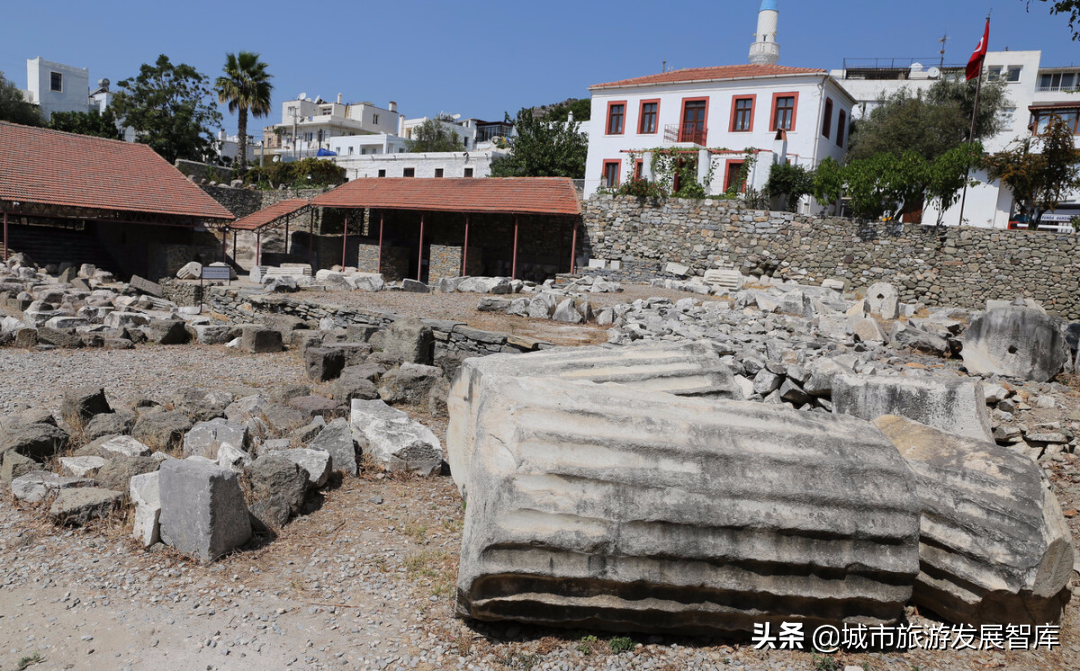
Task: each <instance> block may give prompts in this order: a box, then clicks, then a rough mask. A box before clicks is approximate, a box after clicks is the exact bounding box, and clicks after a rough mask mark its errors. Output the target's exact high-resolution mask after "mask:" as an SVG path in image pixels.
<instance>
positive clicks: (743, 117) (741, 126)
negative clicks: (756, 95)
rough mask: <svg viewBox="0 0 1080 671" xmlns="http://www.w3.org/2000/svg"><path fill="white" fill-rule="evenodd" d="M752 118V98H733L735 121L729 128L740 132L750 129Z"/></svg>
mask: <svg viewBox="0 0 1080 671" xmlns="http://www.w3.org/2000/svg"><path fill="white" fill-rule="evenodd" d="M753 119H754V99H753V98H736V99H735V123H734V124H732V127H731V130H733V131H736V132H739V133H742V132H746V131H749V130H751V128H752V126H753Z"/></svg>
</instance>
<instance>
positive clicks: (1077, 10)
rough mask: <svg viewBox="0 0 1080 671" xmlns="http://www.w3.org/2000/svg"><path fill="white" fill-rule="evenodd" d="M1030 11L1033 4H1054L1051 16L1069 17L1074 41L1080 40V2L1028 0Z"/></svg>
mask: <svg viewBox="0 0 1080 671" xmlns="http://www.w3.org/2000/svg"><path fill="white" fill-rule="evenodd" d="M1026 1H1027V8H1028V11H1031V3H1032V2H1052V3H1053V4H1051V5H1050V13H1051V14H1064V15H1066V16H1068V17H1069V29H1070V30H1072V34H1073V39H1074V40H1080V32H1077V28H1076V26H1077V24H1078V23H1080V0H1026Z"/></svg>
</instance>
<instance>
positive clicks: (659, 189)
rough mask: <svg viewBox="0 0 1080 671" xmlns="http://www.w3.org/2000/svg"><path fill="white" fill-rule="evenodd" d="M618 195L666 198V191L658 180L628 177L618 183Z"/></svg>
mask: <svg viewBox="0 0 1080 671" xmlns="http://www.w3.org/2000/svg"><path fill="white" fill-rule="evenodd" d="M615 193H617V194H619V195H620V196H636V197H637V198H653V199H658V198H667V196H668V192H667V189H665V188H664V185H663V184H661V183H660V182H651V181H649V180H647V179H628V180H626V181H625V182H623V183H622V184H620V185H619V188H618V189H617V190H616V192H615Z"/></svg>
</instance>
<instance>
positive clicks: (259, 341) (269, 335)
mask: <svg viewBox="0 0 1080 671" xmlns="http://www.w3.org/2000/svg"><path fill="white" fill-rule="evenodd" d="M242 332H243V335H242V336H241V337H240V349H242V350H244V351H245V352H250V353H251V354H267V353H271V352H280V351H281V350H282V349H284V348H283V346H282V340H281V332H280V331H272V330H270V329H268V328H266V327H265V326H263V325H262V324H246V325H244V328H243V331H242Z"/></svg>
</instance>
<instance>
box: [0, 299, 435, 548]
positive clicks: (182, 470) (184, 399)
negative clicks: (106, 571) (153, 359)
mask: <svg viewBox="0 0 1080 671" xmlns="http://www.w3.org/2000/svg"><path fill="white" fill-rule="evenodd" d="M286 321H287V320H286ZM277 326H278V327H279V328H280V330H271V329H266V328H265V327H260V328H264V329H265V330H262V331H259V332H260V333H267V332H269V333H273V334H274V335H276V336H278V338H277V342H280V337H281V331H286V332H289V333H292V332H295V330H288V329H285V328H284V327H283V325H282V324H277ZM320 335H326V336H327V339H328V340H327V342H325V343H324V342H322V341H319V342H318V343H316V344H320V345H323V347H314V346H312V347H309V348H308V349H307V352H306V354H307V355H308V357H307V361H308V372H309V374H311V375H312V376H313V377H326V371H325V370H323V369H319V370H318V371H316V370H315V369H314V368H313V367H312V366H313V363H312V362H313V361H316V360H318V361H320V362H325V359H326V358H328V354H327V353H328V352H331V353H333V352H336V353H338V354H340V355H341V356H342V357H345V360H344V362H345V363H347V364H348V366H343V367H342V368H340V369H338V370H336V373H335V374H336V375H343V376H345V377H346V379H347V380H351V381H355V380H363V381H364V382H365V383H366V384H367V385H368V387H363V385H358V386H360V387H362V388H361V390H360V391H357V390H356V389H352V390H351V392H354V393H356V394H357V395H361V396H369V398H368V399H367V400H353V399H354V398H356V396H353V395H351V394H350V395H347V397H345V398H342V399H340V400H337V399H333V398H327V397H325V396H319V395H315V394H312V391H311V389H310V388H308V387H306V386H302V385H288V386H284V387H276V388H274V389H272V390H270V392H269V393H267V394H265V395H263V394H256V395H251V396H243V397H237V396H236V395H234V394H233V393H231V392H229V391H224V390H219V389H205V388H187V389H178V390H176V391H175V392H174V393H173V394H172V396H171V398H169V399H167V400H166V402H165V403H157V402H151V401H146V402H139V403H137V404H136V407H135V408H133V409H127V408H115V407H113V406H112V405H111V404H110V403H109V401H108V398H107V396H106V390H104V389H102V388H101V387H97V386H92V385H91V386H87V387H79V388H73V389H69V390H66V391H65V392H64V394H63V398H62V403H61V408H60V412H59V413H58V414H59V419H57V418H56V417H54V416H53V415H52V413H50V412H48V411H46V410H29V411H26V412H21V413H17V414H12V415H7V416H3V417H0V463H2V466H3V468H2V469H0V476H2V478H3V480H4V481H5V482H8V483H9V484H10V487H11V490H12V493H13V495H14V497H15V499H16V500H17V501H19V502H20V503H22V504H40V503H48V504H49V515H50V516H51V517H52V518H53V520H54V521H55V522H56V523H58V524H66V525H83V524H86V523H88V522H90V521H91V520H93V519H95V518H100V517H107V516H109V515H111V514H113V513H114V512H115V511H116V510H117V509H119V508H122V507H124V506H126V505H128V504H129V503H130V504H131V505H133V506H134V516H133V517H134V521H133V528H132V535H133V536H134V537H135V538H136V539H137V540H138V541H140V542H141V543H142V544H143V545H144V546H146V547H152V546H153V545H155V544H157V543H158V542H162V543H165V544H166V545H170V546H172V547H174V548H176V549H177V550H179V551H181V552H183V553H185V554H189V555H191V556H193V557H196V558H198V559H200V560H201V561H204V562H210V561H213V560H215V559H217V558H219V557H221V556H223V555H224V554H228V553H229V552H232V551H234V550H237V549H238V548H242V547H243V546H244V545H245V544H246V543H247V542H248V541H249V540H251V539H252V538H253V536H260V537H262V536H267V535H270V536H272V535H273V533H274V531H273V530H274V529H278V528H280V527H282V526H283V525H285V524H287V523H288V522H289V520H290V519H291V518H293V517H295V516H297V515H301V514H304V513H305V511H306V510H307V503H308V498H309V494H310V493H311V492H312V491H314V490H317V489H320V488H323V487H327V486H330V485H332V484H333V482H334V479H333V478H332V477H331V476H332V473H333V472H334V471H340V472H342V473H343V474H345V475H346V476H355V475H357V473H358V471H359V469H360V466H361V457H362V455H366V456H367V458H368V459H369V461H370V463H371V465H372V466H374V467H383V468H385V469H387V470H409V471H413V472H417V473H421V474H424V475H428V474H437V473H440V472H442V470H443V454H442V446H441V445H440V443H439V440H438V439H437V438H436V437H435V435H434V434H433V433H432V432H431V431H430V430H429V429H427V428H426V427H424V426H423V425H422V424H420V423H419V422H416V421H414V420H412V419H410V418H409V416H408V415H407V414H406V413H405V412H402V411H401V410H399V409H396V408H392V407H390V406H389V405H387V403H385V402H383V401H382V400H378V398H379V394H380V392H379V388H378V387H377V386H376V385H377V384H383V383H385V384H383V386H382V388H383V390H384V391H385V393H386V395H387V401H388V402H389V403H393V404H396V405H398V406H404V407H419V408H420V409H424V410H426V409H427V407H429V404H430V403H431V400H430V397H432V396H436V397H437V396H438V395H439V394H440V393H441V394H442V397H443V398H442V405H443V407H445V394H446V391H447V389H448V383H447V382H446V379H445V377H444V373H443V369H442V368H439V367H435V366H431V365H425V364H421V363H417V361H423V362H427V363H428V364H430V363H431V362H432V361H433V356H434V347H433V338H432V331H431V328H430V327H428V326H426V325H424V324H422V323H421V322H419V321H418V320H401V321H400V322H399V323H396V324H395V325H393V326H392V327H391V328H390V329H387V330H386V331H384V332H379V333H377V335H378V338H377V340H378V342H379V346H380V350H381V351H378V352H376V351H374V350H373V347H372V346H371V344H369V343H367V342H364V341H363V340H360V342H355V341H347V340H345V337H347V336H348V332H344V333H335V334H321V333H320ZM354 335H355V336H356V337H357V338H358V339H359V338H363V337H369V338H370V337H371V336H373V335H376V333H375V330H374V329H357V330H356V331H355V333H354ZM337 336H341V339H340V340H338V339H337V338H336V337H337ZM313 342H314V341H313ZM335 348H336V349H335ZM316 355H317V356H316ZM349 384H354V382H350V383H349ZM366 391H370V394H367V393H360V392H366ZM347 401H353V407H352V408H350V407H349V405H348V403H347ZM357 404H367V405H357ZM350 413H351V416H350ZM95 426H96V427H99V428H102V427H108V428H111V429H115V432H114V433H105V434H103V435H100V436H95V437H94V438H93V439H92V440H89V441H88V442H85V444H82V445H81V446H80V444H79V443H80V442H82V440H85V435H86V434H85V433H84V432H85V430H86V429H87V428H89V427H95ZM80 436H81V437H82V438H80ZM77 441H78V442H77ZM76 448H77V449H76ZM54 462H55V464H56V467H57V469H58V470H59V472H58V473H54V472H52V471H51V470H49V464H50V463H54ZM242 483H246V484H242Z"/></svg>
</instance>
